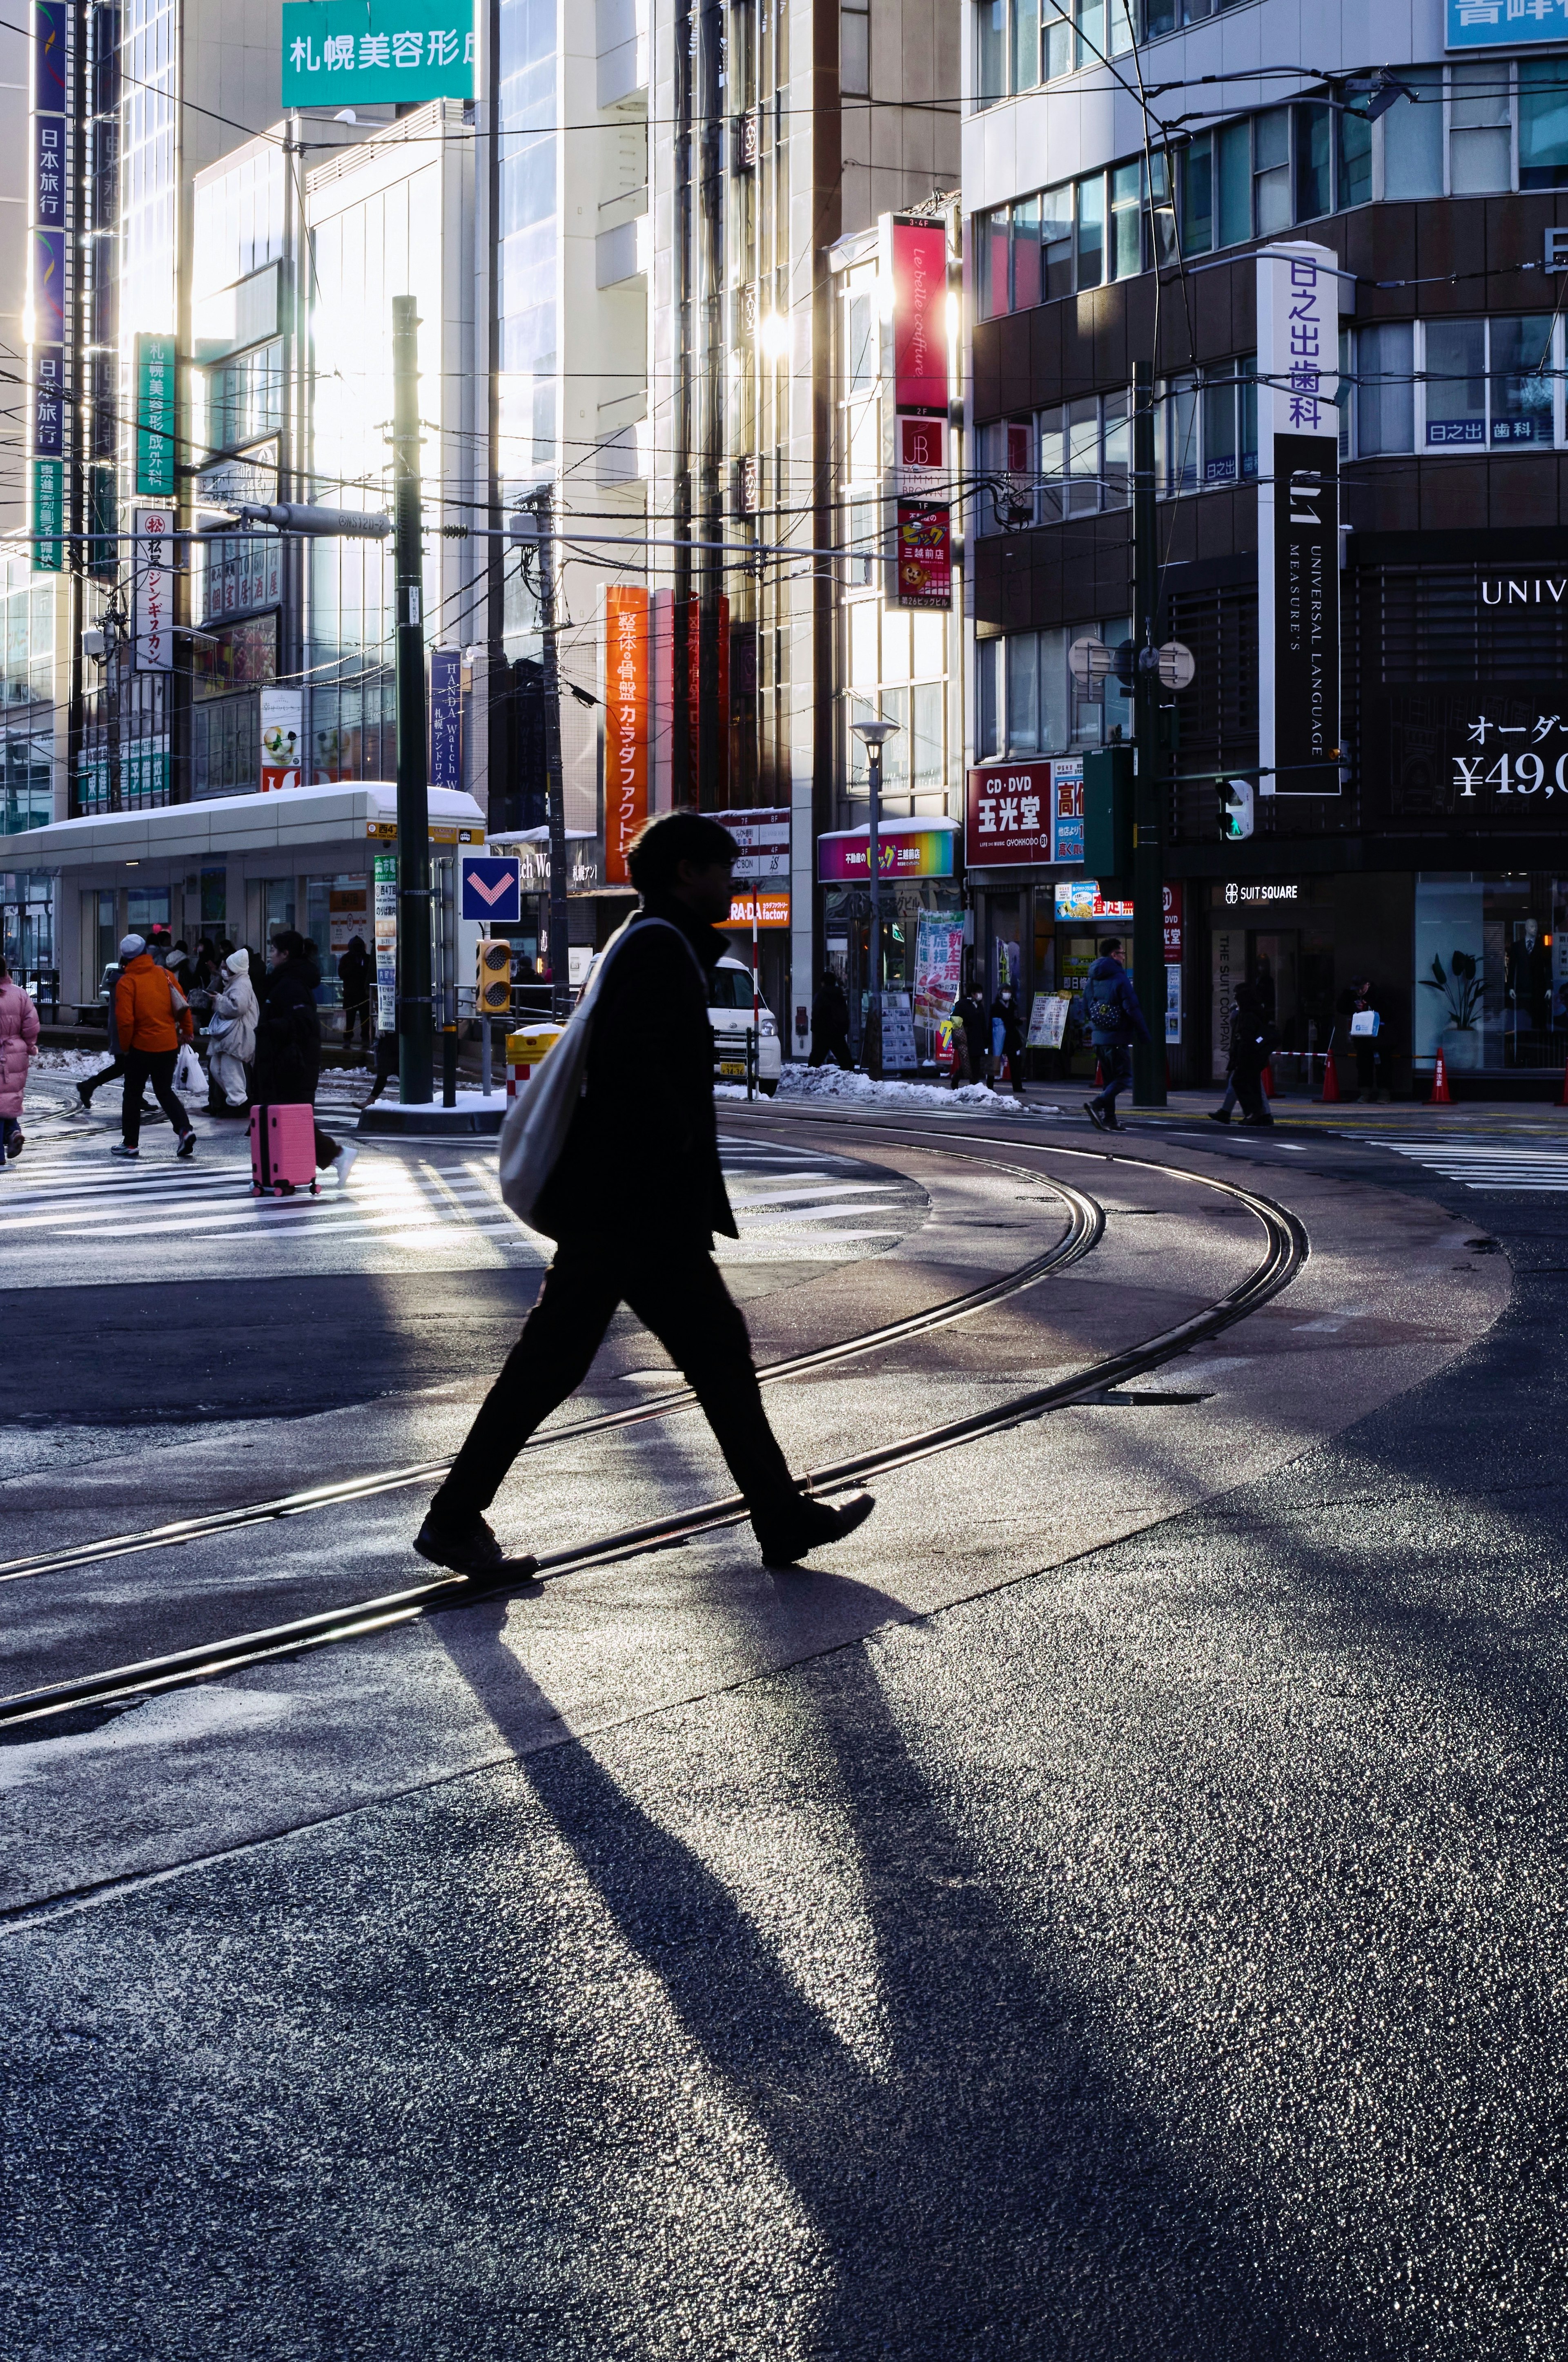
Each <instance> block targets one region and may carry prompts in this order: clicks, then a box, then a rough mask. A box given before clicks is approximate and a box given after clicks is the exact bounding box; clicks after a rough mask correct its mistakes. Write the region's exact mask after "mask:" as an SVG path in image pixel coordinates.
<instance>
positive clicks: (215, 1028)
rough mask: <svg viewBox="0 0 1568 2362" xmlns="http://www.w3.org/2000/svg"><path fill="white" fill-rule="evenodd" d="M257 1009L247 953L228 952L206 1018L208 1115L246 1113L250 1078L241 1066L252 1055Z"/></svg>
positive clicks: (254, 1044) (254, 1043)
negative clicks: (211, 1009) (209, 1013)
mask: <svg viewBox="0 0 1568 2362" xmlns="http://www.w3.org/2000/svg"><path fill="white" fill-rule="evenodd" d="M259 1013H260V1012H259V1010H258V1007H257V1000H256V988H255V986H254V985H253V984H252V983H251V981H250V954H249V953H248V952H247V951H243V950H242V951H237V952H230V954H229V955H228V957H227V959H226V960H225V962H224V965H223V973H222V975H221V976H220V977H219V978H218V990H217V992H216V993H215V994H214V999H213V1013H212V1016H211V1017H210V1018H209V1019H208V1021H207V1113H208V1114H209V1115H248V1114H249V1113H250V1078H249V1076H247V1073H246V1071H245V1070H246V1068H247V1066H248V1065H249V1064H250V1062H251V1060H252V1059H253V1058H254V1057H255V1055H256V1021H257V1018H258V1015H259Z"/></svg>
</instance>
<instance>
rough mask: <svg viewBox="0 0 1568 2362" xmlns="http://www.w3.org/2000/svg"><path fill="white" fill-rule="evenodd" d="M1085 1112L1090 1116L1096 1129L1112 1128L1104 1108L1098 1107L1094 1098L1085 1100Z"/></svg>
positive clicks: (1106, 1129) (1105, 1129)
mask: <svg viewBox="0 0 1568 2362" xmlns="http://www.w3.org/2000/svg"><path fill="white" fill-rule="evenodd" d="M1083 1112H1084V1114H1085V1115H1086V1116H1087V1117H1088V1118H1089V1120H1090V1122H1091V1124H1092V1125H1093V1126H1094V1129H1095V1131H1108V1130H1109V1129H1110V1127H1109V1125H1108V1124H1107V1123H1106V1120H1105V1110H1104V1109H1103V1108H1097V1107H1096V1106H1095V1104H1094V1101H1093V1100H1092V1099H1085V1100H1084V1102H1083Z"/></svg>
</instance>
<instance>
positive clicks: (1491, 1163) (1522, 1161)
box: [1357, 1132, 1568, 1196]
mask: <svg viewBox="0 0 1568 2362" xmlns="http://www.w3.org/2000/svg"><path fill="white" fill-rule="evenodd" d="M1357 1137H1358V1138H1359V1139H1362V1140H1364V1141H1365V1142H1367V1143H1368V1145H1370V1146H1375V1147H1377V1148H1387V1150H1389V1151H1390V1152H1391V1153H1392V1154H1394V1155H1395V1156H1404V1157H1408V1158H1409V1161H1410V1162H1411V1163H1412V1164H1422V1165H1424V1166H1425V1167H1426V1169H1427V1171H1428V1172H1429V1173H1440V1174H1441V1175H1442V1177H1443V1179H1444V1180H1445V1181H1461V1182H1463V1183H1464V1187H1466V1188H1467V1189H1474V1190H1476V1191H1478V1192H1479V1193H1481V1194H1482V1195H1488V1194H1489V1195H1493V1196H1496V1195H1497V1194H1499V1193H1502V1192H1508V1193H1510V1194H1511V1193H1516V1192H1518V1193H1523V1192H1530V1193H1534V1194H1537V1195H1539V1194H1541V1193H1542V1192H1545V1191H1549V1190H1568V1149H1565V1148H1535V1147H1528V1146H1527V1147H1508V1146H1504V1145H1502V1144H1500V1143H1497V1144H1492V1143H1488V1142H1481V1141H1475V1142H1471V1141H1457V1140H1453V1141H1449V1140H1391V1139H1389V1138H1388V1137H1387V1134H1386V1133H1385V1134H1375V1133H1372V1132H1362V1133H1359V1134H1357Z"/></svg>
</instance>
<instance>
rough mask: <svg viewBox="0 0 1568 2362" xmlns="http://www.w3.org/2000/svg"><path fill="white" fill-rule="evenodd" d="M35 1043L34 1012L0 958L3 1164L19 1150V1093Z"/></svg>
mask: <svg viewBox="0 0 1568 2362" xmlns="http://www.w3.org/2000/svg"><path fill="white" fill-rule="evenodd" d="M37 1054H38V1010H36V1009H35V1008H34V1006H33V1003H32V1002H31V1000H30V999H28V998H27V994H26V993H25V992H24V991H23V990H22V988H21V986H20V985H19V984H16V983H14V982H13V980H12V977H11V971H10V969H9V967H8V966H6V964H5V961H4V960H3V959H0V1150H3V1151H4V1154H3V1157H0V1162H3V1163H5V1164H10V1163H11V1161H12V1160H13V1158H15V1157H17V1156H20V1154H21V1153H22V1148H23V1145H24V1140H23V1132H22V1120H21V1119H22V1094H23V1092H24V1091H25V1090H26V1089H27V1068H28V1067H29V1066H30V1065H32V1062H33V1060H34V1058H35V1056H36V1055H37Z"/></svg>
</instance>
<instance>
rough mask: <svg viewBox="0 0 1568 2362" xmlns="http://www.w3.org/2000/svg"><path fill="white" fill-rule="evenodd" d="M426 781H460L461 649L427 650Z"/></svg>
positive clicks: (436, 784)
mask: <svg viewBox="0 0 1568 2362" xmlns="http://www.w3.org/2000/svg"><path fill="white" fill-rule="evenodd" d="M430 784H431V786H432V787H433V788H452V789H461V787H462V785H463V652H462V650H461V648H432V650H431V652H430Z"/></svg>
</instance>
